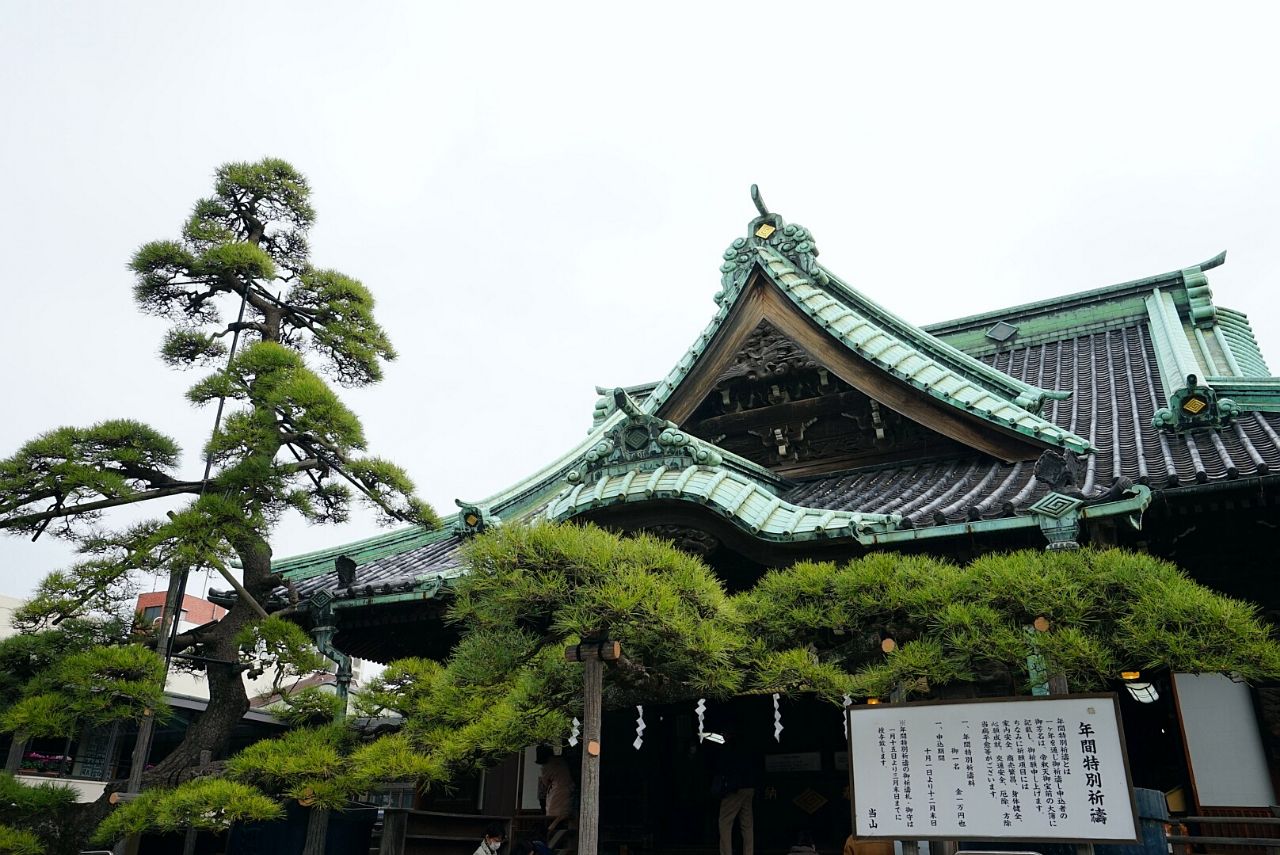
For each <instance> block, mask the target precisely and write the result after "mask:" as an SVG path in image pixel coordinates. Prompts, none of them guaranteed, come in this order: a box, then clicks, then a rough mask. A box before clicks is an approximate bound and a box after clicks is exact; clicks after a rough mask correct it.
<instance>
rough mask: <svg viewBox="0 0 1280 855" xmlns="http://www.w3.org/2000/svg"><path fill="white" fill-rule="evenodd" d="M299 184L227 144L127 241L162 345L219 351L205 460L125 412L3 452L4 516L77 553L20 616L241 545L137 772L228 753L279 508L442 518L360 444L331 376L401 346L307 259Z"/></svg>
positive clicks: (95, 601)
mask: <svg viewBox="0 0 1280 855" xmlns="http://www.w3.org/2000/svg"><path fill="white" fill-rule="evenodd" d="M309 196H310V187H309V185H308V183H307V181H306V179H305V178H304V177H303V176H302V175H301V174H300V173H299V172H298V171H297V170H295V169H294V168H293V167H292V166H290V165H289V164H288V163H285V162H284V161H282V160H274V159H267V160H263V161H260V162H257V163H230V164H226V165H224V166H222V167H221V168H219V169H218V170H217V172H216V175H215V184H214V191H213V194H212V195H211V196H210V197H208V198H206V199H202V200H200V201H198V202H197V203H196V205H195V207H194V210H193V212H192V214H191V216H190V218H189V219H188V220H187V221H186V224H185V225H184V226H183V228H182V232H181V236H180V237H179V238H178V239H176V240H161V241H155V242H152V243H148V244H145V245H144V246H142V248H141V249H139V250H138V251H137V253H136V254H135V255H134V257H133V259H132V261H131V264H130V267H131V269H132V271H133V273H134V274H135V276H136V284H135V286H134V299H135V301H136V302H137V305H138V308H139V310H140V311H142V312H143V313H145V314H149V315H154V316H158V317H160V318H163V319H165V320H167V321H168V322H169V323H170V328H169V330H168V332H167V333H166V335H165V336H164V340H163V344H162V347H161V349H160V356H161V359H162V360H163V361H164V362H165V363H166V364H167V365H170V366H172V367H175V368H191V367H200V366H205V367H210V366H212V367H214V370H213V372H212V373H210V374H209V375H208V376H206V377H205V378H204V379H202V380H200V381H199V382H197V383H196V384H195V385H194V386H193V387H192V388H191V389H190V391H189V392H188V395H187V397H188V398H189V400H190V401H191V402H193V403H195V404H197V405H203V406H206V407H208V408H209V410H210V412H211V415H212V413H213V411H215V410H216V411H217V414H218V416H219V418H218V428H217V430H216V431H215V432H214V434H213V435H212V437H211V438H210V439H209V441H208V442H207V443H206V445H205V449H204V450H205V454H206V461H207V465H206V467H205V471H204V472H203V473H192V474H185V475H184V474H179V472H178V469H179V463H180V450H179V446H178V443H177V442H176V441H175V440H173V439H171V438H170V437H168V436H166V435H165V434H163V433H162V432H161V431H159V430H157V429H155V428H153V427H150V426H148V425H145V424H142V423H140V422H137V421H133V420H129V419H115V420H108V421H103V422H100V423H98V424H94V425H91V426H89V427H61V428H57V429H55V430H52V431H49V432H48V433H45V434H43V435H41V436H39V437H37V438H36V439H34V440H32V441H30V442H28V443H27V444H25V445H24V446H22V448H20V449H19V450H18V452H17V453H16V454H14V455H12V456H11V457H9V458H7V459H4V460H0V528H2V529H4V530H5V531H6V532H7V533H9V534H14V535H26V536H28V537H35V536H39V535H41V534H48V535H54V536H58V537H62V538H66V539H67V540H69V541H71V542H72V543H74V544H75V545H76V548H77V550H78V552H79V553H80V555H81V556H82V558H81V560H79V561H78V562H77V563H75V564H74V565H73V566H71V567H70V568H68V569H66V570H63V571H59V572H55V573H52V574H50V575H49V576H48V577H47V578H46V579H45V580H44V581H43V582H42V583H41V584H40V586H39V588H38V590H37V592H36V594H35V596H34V597H33V598H32V599H31V600H30V601H29V602H28V604H27V605H26V606H25V607H24V608H23V609H22V610H21V612H20V613H19V615H18V620H19V623H20V624H21V625H22V626H24V627H25V628H26V629H28V630H32V631H37V630H41V629H47V628H49V627H50V626H52V625H53V624H56V623H58V622H61V621H66V620H69V619H75V618H79V617H81V616H85V615H102V614H115V615H117V616H124V615H126V614H127V613H128V612H129V611H130V603H129V600H130V595H131V593H132V591H131V587H130V581H129V580H130V579H131V578H134V577H136V576H137V574H157V575H159V576H162V577H168V578H169V579H170V580H171V584H174V581H173V580H177V579H179V578H181V577H182V576H183V574H185V573H187V572H189V571H191V570H195V569H202V568H213V569H217V570H220V571H227V570H228V568H229V567H230V566H231V565H233V564H234V565H238V566H239V568H241V570H242V572H243V589H242V591H241V595H240V597H239V598H238V599H237V600H236V602H235V603H234V604H233V605H231V607H230V609H229V611H228V612H227V614H226V615H225V617H223V618H222V620H220V621H218V622H216V623H213V624H209V625H205V626H202V627H198V628H196V629H193V630H190V631H188V632H185V633H183V634H180V635H178V636H177V637H176V639H175V641H174V645H173V649H174V650H175V651H178V652H182V653H184V654H187V655H188V656H189V657H191V658H192V660H193V661H198V662H201V663H203V667H204V669H205V671H206V673H207V679H208V686H209V694H210V699H209V705H208V708H207V710H206V711H205V712H204V713H203V714H202V715H201V716H200V717H199V718H198V719H197V720H196V721H194V722H193V723H192V724H191V726H190V727H189V728H188V729H187V731H186V733H185V736H184V738H183V739H182V741H181V743H180V744H179V745H178V746H177V747H176V748H175V749H174V750H173V751H171V752H170V753H169V754H168V755H167V756H165V757H163V758H160V759H159V760H158V762H156V764H155V766H154V768H152V769H150V770H149V771H148V772H147V775H146V780H145V782H146V783H147V784H161V783H163V784H172V783H175V782H177V781H180V780H182V778H183V777H184V774H185V773H186V772H187V770H189V769H191V768H193V767H195V766H197V765H199V763H200V760H201V754H202V752H208V753H207V754H206V755H205V756H212V757H214V758H217V757H222V756H225V754H226V750H227V746H228V744H229V740H230V736H231V732H232V729H233V728H234V727H235V725H236V723H237V722H239V720H240V719H241V717H242V716H243V715H244V713H245V711H246V710H247V709H248V706H249V701H248V697H247V695H246V692H245V686H244V682H243V679H242V675H243V673H244V672H245V671H246V670H249V669H251V668H255V667H261V664H260V663H258V662H257V661H256V657H255V656H254V655H250V656H249V657H246V656H245V655H244V651H245V650H246V649H247V650H249V651H250V653H251V654H253V652H254V651H255V649H256V651H257V653H259V654H261V653H263V652H264V651H263V648H262V645H259V644H257V642H258V641H261V640H262V638H261V632H262V629H263V628H264V627H266V626H267V624H265V623H264V621H263V616H264V615H265V614H267V613H269V612H270V611H271V610H272V609H273V608H276V609H278V608H279V604H278V602H276V605H274V606H273V602H275V601H273V599H272V598H271V596H270V595H271V593H272V591H273V590H274V589H276V588H277V587H278V586H279V584H280V579H279V578H278V577H277V576H275V575H273V573H272V572H271V555H272V551H271V545H270V538H271V532H272V529H273V527H274V525H275V524H276V523H277V521H278V520H279V519H280V518H281V516H282V515H283V514H285V513H286V512H289V511H295V512H297V513H300V514H302V515H303V516H304V517H305V518H307V519H308V520H310V521H312V522H315V523H336V522H342V521H344V520H345V519H346V518H347V516H348V513H349V510H350V508H351V506H352V503H353V501H362V502H364V503H365V504H367V505H369V506H371V507H372V508H373V509H374V510H375V511H376V512H377V514H378V515H379V517H380V519H381V520H382V521H385V522H410V523H414V524H419V525H424V526H434V525H436V524H437V522H438V521H437V519H436V517H435V514H434V513H433V512H432V510H431V508H430V507H428V506H427V505H425V504H424V503H422V502H420V501H418V500H417V499H415V498H414V497H413V485H412V483H411V482H410V480H409V478H408V477H407V476H406V475H405V473H404V472H403V470H401V469H400V468H398V467H397V466H395V465H394V464H392V463H390V462H388V461H385V460H381V459H379V458H376V457H370V456H365V454H364V452H365V448H366V441H365V436H364V432H363V429H362V427H361V424H360V420H359V419H358V418H357V417H356V415H355V414H354V413H353V412H352V411H351V410H349V409H348V408H347V407H346V406H345V405H344V404H343V403H342V402H341V400H340V399H339V398H338V396H337V394H336V393H335V392H334V390H333V388H332V387H331V386H330V384H329V382H327V381H326V379H325V377H328V378H330V379H331V380H332V381H334V382H336V383H337V384H339V385H341V386H349V387H350V386H364V385H368V384H370V383H374V382H377V381H378V380H380V379H381V377H382V364H383V363H384V362H385V361H387V360H391V359H394V358H395V351H394V350H393V349H392V346H391V343H390V342H389V341H388V339H387V336H386V334H385V333H384V332H383V330H382V328H381V327H380V326H379V325H378V324H377V322H376V321H375V320H374V316H373V308H374V300H373V297H372V295H371V294H370V292H369V290H368V289H367V288H366V287H365V286H364V285H362V284H361V283H360V282H359V281H358V280H356V279H353V278H351V277H349V276H346V275H344V274H342V273H338V272H336V271H333V270H326V269H321V268H318V267H316V266H315V265H313V263H312V261H311V256H310V249H309V246H308V243H307V232H308V230H309V229H310V227H311V225H312V223H313V222H314V220H315V212H314V210H313V209H312V208H311V205H310V203H309ZM224 410H225V412H224ZM167 497H185V498H186V499H187V501H186V503H185V504H184V505H182V506H181V507H180V508H178V509H177V510H176V511H169V512H167V513H166V514H163V515H157V517H156V518H154V519H152V520H148V521H145V522H141V523H134V524H131V525H127V526H124V527H120V528H116V529H111V528H108V527H106V524H107V522H108V518H107V516H106V514H105V512H107V511H108V510H109V509H111V508H114V507H118V506H123V505H134V504H138V503H143V502H147V501H149V500H152V499H159V498H167ZM293 629H294V630H296V627H294V628H293ZM297 633H298V634H299V635H301V631H300V630H297ZM302 638H303V640H304V641H305V636H302ZM295 646H296V645H295ZM127 649H128V648H122V650H127ZM94 655H96V656H98V657H99V658H101V657H102V656H104V655H108V654H103V653H101V652H98V653H95V654H94ZM109 655H114V656H122V655H137V654H124V653H115V654H109ZM286 658H288V657H286ZM140 663H141V660H139V661H138V662H134V663H132V664H134V665H140ZM99 664H101V663H99ZM116 664H117V665H119V664H121V663H116ZM286 664H289V663H286ZM295 664H296V663H295ZM80 665H81V668H82V671H83V669H84V668H86V667H90V666H89V665H87V664H86V663H80ZM152 678H155V680H154V682H155V685H156V687H158V685H159V680H158V675H156V674H152V673H148V674H147V675H146V680H147V681H151V680H152ZM32 697H35V698H39V697H41V695H40V694H39V693H34V694H33V695H32ZM24 703H28V704H29V705H31V704H38V703H45V704H46V705H47V703H48V699H47V697H46V698H45V699H44V700H33V701H25V700H24ZM20 706H21V704H19V705H18V707H15V708H13V709H11V710H10V711H9V716H10V718H11V719H12V720H11V721H10V725H11V726H12V727H17V728H22V727H25V726H28V725H29V724H30V722H31V721H32V719H31V716H30V715H27V716H26V717H25V718H22V717H20V713H21V712H22V710H21V709H19V707H20ZM30 711H31V710H28V712H30ZM80 713H83V715H81V718H82V719H83V718H84V716H85V715H90V718H91V714H96V713H95V712H94V711H78V713H77V714H80Z"/></svg>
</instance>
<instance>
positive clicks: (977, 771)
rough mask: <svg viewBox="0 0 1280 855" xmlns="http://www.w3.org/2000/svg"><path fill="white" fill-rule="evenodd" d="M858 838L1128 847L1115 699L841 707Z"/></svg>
mask: <svg viewBox="0 0 1280 855" xmlns="http://www.w3.org/2000/svg"><path fill="white" fill-rule="evenodd" d="M848 724H849V733H850V738H849V751H850V757H851V767H852V770H851V774H850V778H851V785H852V793H853V813H854V829H855V832H856V833H857V834H859V835H862V836H864V837H891V838H895V839H899V840H915V839H930V838H942V839H949V840H955V839H966V838H970V839H980V840H993V839H1000V838H1016V839H1018V840H1062V841H1072V840H1074V841H1080V842H1087V841H1097V842H1102V841H1107V842H1133V841H1136V840H1137V838H1138V827H1137V811H1136V808H1135V805H1134V801H1133V789H1132V786H1131V785H1130V781H1129V768H1128V763H1127V759H1126V757H1125V751H1124V735H1123V732H1122V729H1121V726H1120V710H1119V707H1118V706H1117V703H1116V698H1115V696H1114V695H1064V696H1061V697H1053V696H1050V697H1026V698H1000V699H997V700H991V701H964V702H958V703H948V702H943V703H917V704H892V705H891V704H880V705H875V706H867V705H857V706H851V707H849V708H848Z"/></svg>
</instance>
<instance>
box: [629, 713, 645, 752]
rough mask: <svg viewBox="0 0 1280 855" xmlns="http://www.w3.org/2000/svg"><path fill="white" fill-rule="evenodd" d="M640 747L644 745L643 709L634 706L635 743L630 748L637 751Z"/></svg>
mask: <svg viewBox="0 0 1280 855" xmlns="http://www.w3.org/2000/svg"><path fill="white" fill-rule="evenodd" d="M641 745H644V707H642V706H640V705H639V704H636V741H635V742H633V743H631V747H632V748H634V749H635V750H637V751H639V750H640V746H641Z"/></svg>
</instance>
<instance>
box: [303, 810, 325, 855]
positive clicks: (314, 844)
mask: <svg viewBox="0 0 1280 855" xmlns="http://www.w3.org/2000/svg"><path fill="white" fill-rule="evenodd" d="M309 813H310V816H308V817H307V840H306V843H304V844H303V846H302V855H324V844H325V840H326V839H327V838H328V836H329V809H328V808H322V807H312V808H311V810H310V811H309Z"/></svg>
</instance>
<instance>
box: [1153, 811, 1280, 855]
mask: <svg viewBox="0 0 1280 855" xmlns="http://www.w3.org/2000/svg"><path fill="white" fill-rule="evenodd" d="M1171 824H1172V826H1173V828H1174V829H1175V831H1184V832H1185V831H1186V826H1194V827H1196V830H1197V831H1199V832H1200V833H1198V834H1187V833H1181V834H1177V833H1175V834H1170V835H1169V843H1171V844H1172V845H1173V851H1174V855H1191V853H1192V852H1195V851H1197V850H1201V851H1203V850H1213V849H1214V848H1216V847H1220V846H1230V847H1236V848H1246V849H1255V850H1259V851H1262V850H1265V851H1266V852H1267V855H1280V817H1275V816H1272V815H1270V812H1268V815H1267V816H1242V815H1236V816H1185V817H1182V818H1181V819H1177V820H1174V821H1173V822H1172V823H1171ZM1201 826H1225V828H1224V827H1219V828H1216V829H1212V830H1215V831H1219V832H1223V831H1225V832H1232V833H1227V834H1221V833H1220V834H1205V833H1204V831H1205V830H1206V829H1204V828H1202V827H1201ZM1234 832H1244V833H1234ZM1271 832H1274V836H1266V835H1267V834H1268V833H1271Z"/></svg>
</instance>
